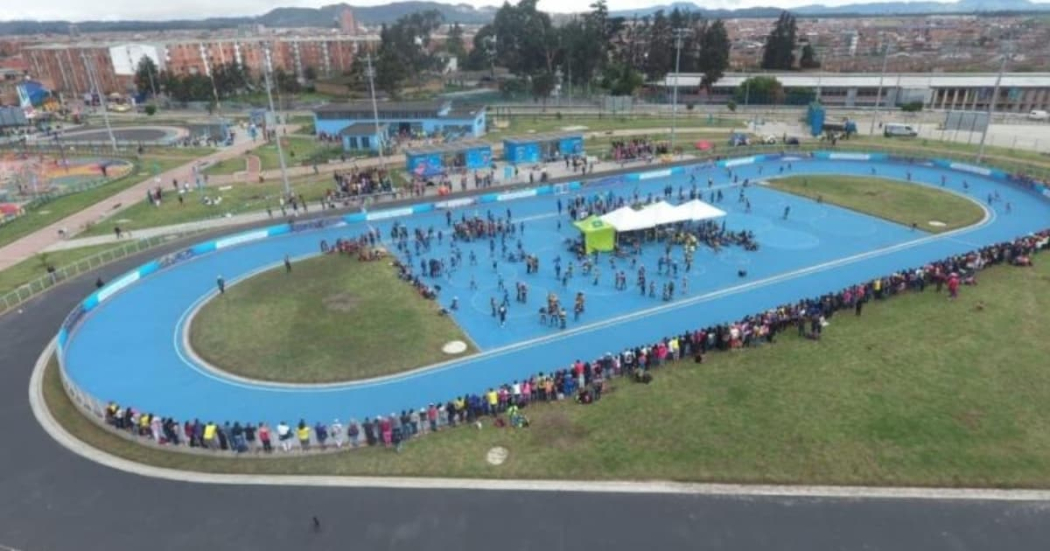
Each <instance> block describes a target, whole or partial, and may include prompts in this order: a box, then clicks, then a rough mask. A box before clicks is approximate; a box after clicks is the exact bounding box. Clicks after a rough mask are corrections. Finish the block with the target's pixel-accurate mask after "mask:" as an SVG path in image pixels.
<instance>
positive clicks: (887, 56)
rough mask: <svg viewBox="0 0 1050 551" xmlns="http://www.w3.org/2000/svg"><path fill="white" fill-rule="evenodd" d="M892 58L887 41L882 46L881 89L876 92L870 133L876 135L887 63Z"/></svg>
mask: <svg viewBox="0 0 1050 551" xmlns="http://www.w3.org/2000/svg"><path fill="white" fill-rule="evenodd" d="M889 60H890V45H889V43H888V42H887V43H886V44H885V45H884V46H883V47H882V72H881V73H879V89H878V91H877V92H875V114H874V115H873V116H872V117H871V130H870V131H869V134H871V135H873V136H874V135H875V120H876V119H878V118H879V108H880V107H882V81H883V79H885V78H886V64H887V63H888V62H889Z"/></svg>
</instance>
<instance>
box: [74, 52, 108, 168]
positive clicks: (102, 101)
mask: <svg viewBox="0 0 1050 551" xmlns="http://www.w3.org/2000/svg"><path fill="white" fill-rule="evenodd" d="M80 60H81V61H83V62H84V69H85V72H86V73H87V77H88V85H89V86H91V87H92V88H94V89H95V93H96V94H98V104H99V107H101V108H102V120H103V121H105V122H106V132H107V133H109V144H110V145H111V146H112V147H113V152H114V153H116V152H117V138H116V137H115V136H114V135H113V127H112V126H110V124H109V107H108V106H107V105H106V95H105V94H103V93H102V89H101V87H100V86H99V83H98V75H96V74H95V64H94V62H90V63H89V60H88V57H87V55H86V54H85V53H84V52H83V51H81V52H80Z"/></svg>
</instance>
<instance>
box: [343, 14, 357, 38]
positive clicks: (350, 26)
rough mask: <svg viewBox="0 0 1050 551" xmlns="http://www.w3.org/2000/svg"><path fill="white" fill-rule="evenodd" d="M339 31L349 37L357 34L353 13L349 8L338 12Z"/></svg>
mask: <svg viewBox="0 0 1050 551" xmlns="http://www.w3.org/2000/svg"><path fill="white" fill-rule="evenodd" d="M339 30H340V31H341V32H342V33H343V34H345V35H349V36H354V35H356V34H357V21H356V20H355V19H354V12H353V10H351V9H350V8H343V11H341V12H339Z"/></svg>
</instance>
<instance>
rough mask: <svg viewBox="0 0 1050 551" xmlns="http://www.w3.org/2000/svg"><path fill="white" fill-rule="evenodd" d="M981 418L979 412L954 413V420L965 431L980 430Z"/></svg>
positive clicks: (973, 410) (972, 410)
mask: <svg viewBox="0 0 1050 551" xmlns="http://www.w3.org/2000/svg"><path fill="white" fill-rule="evenodd" d="M983 416H984V415H983V414H982V413H981V412H980V411H978V410H975V409H970V410H966V411H964V412H961V413H956V414H955V420H956V421H957V422H958V423H959V424H961V425H962V426H964V427H966V428H967V429H969V430H971V431H974V430H977V429H978V428H980V426H981V417H983Z"/></svg>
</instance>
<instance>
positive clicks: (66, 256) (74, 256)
mask: <svg viewBox="0 0 1050 551" xmlns="http://www.w3.org/2000/svg"><path fill="white" fill-rule="evenodd" d="M119 246H120V245H117V244H114V243H107V244H105V245H92V246H89V247H77V248H75V249H64V250H60V251H54V252H49V253H39V254H37V255H36V256H34V257H33V258H29V259H27V260H23V261H22V262H19V263H18V264H15V265H14V266H11V267H10V268H7V269H5V270H2V271H0V296H2V295H4V294H6V293H8V292H10V291H13V290H15V289H16V288H18V287H19V286H21V285H24V284H26V283H29V282H30V281H33V280H34V279H39V278H41V277H44V276H46V275H47V265H48V264H50V265H52V266H54V267H55V268H56V269H61V268H62V267H63V266H68V265H70V264H75V263H76V262H78V261H80V260H83V259H85V258H88V257H91V256H95V255H97V254H99V253H101V252H104V251H107V250H110V249H113V248H116V247H119Z"/></svg>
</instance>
